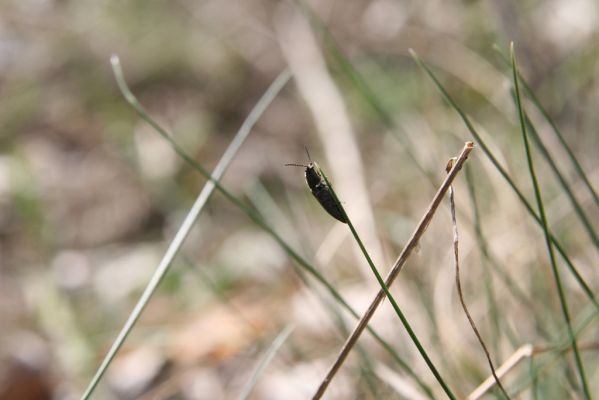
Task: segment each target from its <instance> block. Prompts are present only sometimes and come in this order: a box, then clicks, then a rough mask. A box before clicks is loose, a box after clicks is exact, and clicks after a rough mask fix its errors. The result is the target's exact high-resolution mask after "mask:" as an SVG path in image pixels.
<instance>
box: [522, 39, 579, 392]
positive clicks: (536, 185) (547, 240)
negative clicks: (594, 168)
mask: <svg viewBox="0 0 599 400" xmlns="http://www.w3.org/2000/svg"><path fill="white" fill-rule="evenodd" d="M510 56H511V57H510V58H511V61H512V75H513V79H514V90H515V93H516V105H517V108H518V116H519V117H520V128H521V131H522V140H523V141H524V148H525V151H526V161H527V163H528V170H529V172H530V178H531V180H532V184H533V187H534V191H535V198H536V200H537V206H538V208H539V215H540V217H541V223H542V227H543V233H544V234H545V244H546V245H547V252H548V253H549V259H550V261H551V270H552V272H553V279H554V280H555V285H556V287H557V292H558V295H559V300H560V306H561V309H562V313H563V315H564V320H565V321H566V326H567V328H568V335H569V337H570V343H571V346H572V350H573V352H574V359H575V360H576V367H577V369H578V374H579V377H580V382H581V384H582V389H583V391H584V395H585V397H586V398H587V399H590V398H591V392H590V391H589V386H588V384H587V379H586V376H585V372H584V365H583V364H582V359H581V357H580V353H579V351H578V344H577V343H576V337H575V336H574V332H573V330H572V324H571V322H570V311H569V310H568V301H567V298H566V294H565V293H564V288H563V284H562V280H561V277H560V274H559V270H558V269H557V262H556V260H555V254H554V253H553V246H552V244H551V239H550V236H549V227H548V226H547V217H546V215H545V207H544V205H543V198H542V195H541V189H540V187H539V182H538V180H537V176H536V173H535V168H534V162H533V159H532V155H531V151H530V145H529V143H528V134H527V130H526V119H525V117H524V110H523V108H522V101H521V99H520V86H519V84H518V67H517V65H516V55H515V54H514V44H513V43H512V44H511V45H510Z"/></svg>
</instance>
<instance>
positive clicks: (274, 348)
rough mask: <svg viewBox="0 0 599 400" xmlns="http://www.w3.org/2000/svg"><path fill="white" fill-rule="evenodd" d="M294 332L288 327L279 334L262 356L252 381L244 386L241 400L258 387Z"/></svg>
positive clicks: (249, 380) (240, 395)
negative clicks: (267, 368) (259, 381)
mask: <svg viewBox="0 0 599 400" xmlns="http://www.w3.org/2000/svg"><path fill="white" fill-rule="evenodd" d="M292 331H293V327H292V326H287V327H285V329H283V330H282V331H281V333H279V334H278V335H277V337H276V338H275V340H273V342H272V343H271V345H270V346H269V347H268V349H267V350H266V352H265V353H264V355H263V356H262V359H261V360H260V362H259V363H258V365H256V368H255V369H254V372H253V373H252V376H251V377H250V379H248V381H247V382H246V384H245V385H244V386H243V388H242V390H241V393H240V394H239V397H238V398H239V400H246V399H247V398H248V397H250V394H251V393H252V390H253V389H254V387H255V386H256V383H257V382H258V379H259V378H260V376H262V374H263V373H264V370H266V367H268V365H269V364H270V362H271V361H272V359H273V358H274V357H275V355H276V354H277V352H278V351H279V349H280V348H281V346H283V343H285V341H286V340H287V338H288V337H289V335H290V334H291V332H292Z"/></svg>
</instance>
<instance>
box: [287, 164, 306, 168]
mask: <svg viewBox="0 0 599 400" xmlns="http://www.w3.org/2000/svg"><path fill="white" fill-rule="evenodd" d="M285 166H286V167H302V168H308V166H307V165H303V164H285Z"/></svg>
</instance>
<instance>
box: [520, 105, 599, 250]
mask: <svg viewBox="0 0 599 400" xmlns="http://www.w3.org/2000/svg"><path fill="white" fill-rule="evenodd" d="M524 119H525V122H526V126H527V128H528V129H527V131H528V133H529V134H530V137H531V138H532V140H533V142H534V143H535V144H536V145H537V148H538V149H539V150H540V151H541V154H542V155H543V157H544V158H545V160H546V161H547V163H548V164H549V168H551V170H552V171H553V174H554V175H555V176H556V177H557V180H558V182H559V184H560V186H561V187H562V189H563V190H564V193H566V196H567V197H568V200H570V204H572V208H574V212H575V213H576V215H577V216H578V219H579V220H580V222H581V223H582V225H583V227H584V229H585V230H586V232H587V234H588V235H589V238H590V239H591V242H593V245H594V246H595V250H597V251H599V238H598V237H597V233H596V232H595V229H594V228H593V225H592V224H591V222H590V221H589V217H588V216H587V215H586V213H585V212H584V210H583V208H582V206H581V205H580V203H579V202H578V200H576V197H575V196H574V193H573V192H572V189H571V188H570V186H569V185H568V182H567V181H566V178H565V177H564V176H563V174H562V173H561V172H560V170H559V168H558V167H557V165H556V163H555V161H554V160H553V158H552V157H551V155H550V154H549V150H547V147H545V144H543V141H542V140H541V138H540V136H539V133H538V132H537V130H536V128H535V127H534V125H533V124H532V121H531V120H530V118H528V115H527V114H526V113H525V114H524Z"/></svg>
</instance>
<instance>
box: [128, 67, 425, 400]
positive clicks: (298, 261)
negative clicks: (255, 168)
mask: <svg viewBox="0 0 599 400" xmlns="http://www.w3.org/2000/svg"><path fill="white" fill-rule="evenodd" d="M121 78H122V79H121V81H120V82H119V87H120V89H121V91H122V93H123V95H124V97H125V99H126V100H127V102H128V103H129V104H130V105H131V107H133V109H134V110H135V111H136V112H137V114H138V115H139V116H140V117H141V118H142V119H143V120H144V121H146V122H147V123H148V124H149V125H150V126H151V127H152V128H154V130H156V132H157V133H158V134H159V135H160V136H162V138H163V139H165V140H166V141H167V142H168V143H169V144H170V146H171V148H172V149H173V151H175V153H177V154H178V155H179V156H180V157H181V158H182V159H183V160H184V161H185V162H186V163H188V164H189V165H190V166H191V167H192V168H194V169H195V170H197V171H198V172H199V173H200V174H201V175H202V176H204V177H205V178H206V179H208V180H210V181H211V182H212V183H213V184H214V187H215V188H216V190H218V191H219V192H220V193H221V194H222V195H223V196H224V197H225V198H226V199H227V200H228V201H230V202H231V203H232V204H233V205H235V206H236V207H237V208H239V210H241V211H242V212H243V213H244V214H246V215H247V216H248V217H249V218H250V219H251V220H252V222H253V223H255V224H256V225H258V226H259V227H260V228H261V229H263V230H264V231H265V232H266V233H268V234H269V235H270V236H271V237H272V239H273V240H274V241H275V242H276V243H277V244H278V245H279V246H280V247H281V248H282V249H283V251H285V253H287V254H288V256H289V257H290V258H291V259H292V260H293V261H295V263H292V266H293V267H294V268H295V269H296V270H297V271H302V270H301V269H303V270H305V271H306V272H307V273H309V274H310V275H311V276H312V277H313V278H314V279H316V280H317V281H318V282H319V283H320V284H321V285H322V286H323V287H324V288H325V289H326V290H327V292H328V293H329V294H330V295H331V296H332V297H333V299H334V300H335V301H337V302H338V303H339V304H340V305H341V306H342V307H343V308H344V309H345V310H346V311H348V312H349V313H350V314H351V315H352V316H353V317H354V318H356V319H359V318H360V316H359V314H358V313H357V312H356V311H355V310H354V309H353V308H352V307H351V306H350V305H349V303H348V302H347V301H346V300H345V299H344V298H343V297H342V296H341V294H339V292H338V291H337V290H336V289H335V287H334V286H333V285H332V284H331V283H330V282H328V281H327V279H326V278H325V277H324V276H323V275H322V274H321V273H320V272H319V271H318V270H317V269H316V268H315V267H314V266H313V265H312V264H310V263H309V262H308V261H307V260H306V259H305V258H303V257H302V256H301V255H300V254H299V253H298V252H296V251H295V250H294V249H293V248H292V247H291V246H290V245H289V244H287V242H286V241H285V240H284V239H283V238H282V237H281V236H280V235H279V234H277V233H276V232H275V231H274V229H272V228H271V227H270V226H269V225H268V224H267V223H266V222H265V221H264V219H263V218H262V217H261V216H260V215H259V214H258V213H257V212H255V211H254V210H252V209H251V208H249V207H248V206H246V205H245V204H244V203H243V202H242V201H241V200H239V199H238V198H237V197H235V196H233V195H232V194H231V193H230V192H229V191H228V190H226V189H225V188H224V187H223V186H222V185H221V184H220V182H218V180H216V179H215V178H214V177H212V176H211V175H210V173H209V172H208V170H206V168H204V167H203V166H202V165H201V164H199V163H198V162H196V161H195V160H194V159H193V158H192V157H190V156H189V155H188V154H187V153H186V152H185V150H184V149H183V148H182V147H181V146H180V145H179V144H178V143H177V142H176V141H175V140H174V139H173V138H172V137H171V136H170V135H169V134H168V132H167V131H166V130H165V129H164V128H163V127H162V126H160V124H158V123H157V122H156V121H155V120H154V119H153V118H152V117H150V115H148V114H147V113H146V112H145V110H144V108H143V107H142V106H141V104H140V103H139V102H138V101H137V98H136V97H135V95H133V93H132V92H131V91H130V90H129V88H128V86H127V83H126V81H125V80H124V78H123V77H122V75H121ZM298 266H299V268H298ZM300 268H301V269H300ZM300 274H301V272H300ZM300 276H301V275H300ZM367 329H368V331H369V332H370V334H371V335H372V336H373V337H374V338H375V340H376V341H377V342H378V343H379V344H380V345H381V346H382V347H383V348H384V349H385V351H387V352H388V353H389V355H390V356H391V357H392V358H393V360H394V361H395V362H397V364H398V365H399V366H400V367H401V368H402V369H403V370H404V371H405V373H406V374H407V375H409V376H410V377H411V378H412V379H414V381H415V382H416V383H417V384H418V386H420V387H421V388H422V389H423V390H424V391H425V392H426V393H427V395H428V396H429V397H430V398H431V399H432V398H434V397H433V394H432V391H431V389H430V387H428V386H427V385H426V384H425V383H424V382H423V381H422V380H421V379H420V377H418V376H417V375H416V374H415V373H414V372H413V371H412V369H411V368H410V366H409V365H408V364H407V363H406V362H405V361H404V360H403V359H402V358H401V357H400V356H399V354H398V353H397V351H395V349H394V348H393V347H392V346H391V345H389V343H387V342H386V341H385V340H384V339H383V338H382V337H381V336H380V335H379V334H378V333H377V332H376V331H375V330H374V329H372V328H371V327H367Z"/></svg>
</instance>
